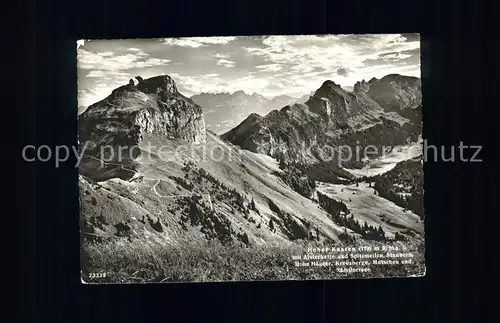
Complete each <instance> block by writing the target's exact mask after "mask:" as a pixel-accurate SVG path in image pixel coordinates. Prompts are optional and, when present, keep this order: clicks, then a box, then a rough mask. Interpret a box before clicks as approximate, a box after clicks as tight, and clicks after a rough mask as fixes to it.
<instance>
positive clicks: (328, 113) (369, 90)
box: [222, 75, 422, 162]
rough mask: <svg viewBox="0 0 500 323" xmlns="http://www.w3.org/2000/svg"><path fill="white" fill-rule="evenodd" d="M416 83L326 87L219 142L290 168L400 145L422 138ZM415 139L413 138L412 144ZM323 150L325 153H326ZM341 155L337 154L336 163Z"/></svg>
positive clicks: (401, 80) (397, 80) (400, 79)
mask: <svg viewBox="0 0 500 323" xmlns="http://www.w3.org/2000/svg"><path fill="white" fill-rule="evenodd" d="M421 101H422V94H421V87H420V80H419V79H418V78H413V77H407V76H401V75H388V76H386V77H384V78H382V79H380V80H378V79H372V80H370V81H369V82H365V81H364V80H363V81H361V82H358V83H356V84H355V86H354V89H353V91H352V92H349V91H346V90H344V89H342V88H341V87H340V86H339V85H338V84H336V83H335V82H333V81H330V80H328V81H325V82H324V83H323V84H322V86H321V87H320V88H319V89H318V90H317V91H316V92H315V93H314V94H313V95H312V96H311V97H310V98H309V100H307V101H306V103H305V104H293V105H290V106H286V107H284V108H282V109H281V110H274V111H272V112H270V113H268V114H267V115H265V116H260V115H255V114H254V115H251V116H249V117H248V118H247V119H246V120H244V121H243V122H242V123H241V124H239V125H238V126H237V127H235V128H234V129H232V130H230V131H229V132H227V133H225V134H224V135H223V136H222V138H223V139H225V140H228V141H230V142H232V143H234V144H236V145H238V146H240V147H242V148H244V149H248V150H250V151H254V152H259V153H265V154H268V155H270V156H273V157H280V158H285V159H286V160H289V161H292V162H311V161H315V160H321V159H322V160H324V159H325V157H328V156H325V155H324V154H325V153H327V154H330V155H332V154H335V152H332V149H331V148H332V147H333V148H335V147H338V146H340V145H348V146H353V145H355V144H356V142H358V141H359V142H360V144H361V145H363V144H364V145H368V144H370V145H377V144H383V143H386V142H385V141H384V138H390V139H391V140H389V141H390V142H391V143H393V144H404V143H405V142H406V140H407V139H408V138H410V139H412V140H413V139H415V140H416V136H417V135H418V134H420V133H421V114H420V109H421ZM414 137H415V138H414ZM325 146H328V150H330V151H329V152H325V149H324V148H325ZM361 148H362V147H361ZM341 154H342V152H341V151H339V152H337V157H339V156H341Z"/></svg>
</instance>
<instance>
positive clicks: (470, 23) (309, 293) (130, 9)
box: [4, 0, 500, 322]
mask: <svg viewBox="0 0 500 323" xmlns="http://www.w3.org/2000/svg"><path fill="white" fill-rule="evenodd" d="M20 3H22V4H23V7H24V8H23V10H22V13H23V14H22V19H21V20H20V21H19V22H18V23H17V24H16V25H15V26H11V27H13V29H12V28H11V29H9V30H11V31H10V32H9V35H8V36H7V37H8V39H9V40H12V41H13V42H14V43H15V44H16V45H17V44H21V45H22V46H21V47H22V49H21V50H20V51H19V52H14V53H16V55H15V57H14V61H17V60H19V63H18V64H17V65H15V64H10V63H9V61H7V62H6V63H7V65H12V66H15V68H16V69H17V71H15V73H13V74H7V75H9V77H12V75H14V76H15V77H16V78H17V76H20V77H21V78H19V79H16V80H15V81H11V82H10V83H11V84H13V85H14V91H13V92H10V91H6V90H4V92H5V93H6V94H5V95H6V96H7V95H8V96H10V97H12V98H14V101H15V105H14V106H15V107H16V109H18V110H17V111H20V112H21V114H22V115H21V118H20V119H19V120H18V121H19V123H18V125H19V129H17V130H18V131H19V132H21V134H20V135H16V138H17V139H18V140H19V138H20V148H21V147H22V146H24V145H27V144H33V145H36V146H39V145H43V144H47V145H49V146H52V147H54V146H55V145H63V144H64V145H68V146H70V145H76V138H77V137H76V134H77V123H76V107H77V99H76V95H77V79H76V43H75V42H76V40H77V39H81V38H85V39H87V38H132V37H137V38H142V37H173V36H230V35H256V34H318V33H406V32H408V33H409V32H419V33H421V40H422V47H421V54H422V61H421V64H422V85H423V97H424V101H423V118H424V139H427V140H428V143H429V144H434V145H448V146H451V145H455V146H458V144H459V142H460V141H463V142H464V144H469V145H484V144H485V142H486V141H487V140H488V138H489V139H491V138H494V135H493V134H494V132H495V131H494V130H495V129H494V126H495V122H496V120H495V118H494V116H493V114H495V113H496V111H494V110H495V109H497V108H498V103H496V104H495V103H494V93H495V90H496V88H495V84H496V82H495V81H498V75H496V74H495V73H494V72H493V70H494V69H493V64H494V63H496V60H498V58H497V57H496V54H495V53H494V52H493V51H492V48H493V47H492V46H493V43H496V42H498V41H497V40H496V38H497V37H494V35H493V34H492V33H490V34H489V33H488V31H487V27H488V24H489V20H488V19H487V18H488V13H492V12H495V11H494V8H493V6H494V5H495V4H493V2H492V3H491V4H489V7H487V6H486V5H482V4H481V2H472V3H473V5H467V4H465V2H461V1H453V2H451V1H450V2H443V1H437V0H436V1H426V2H417V1H412V2H404V1H399V2H395V1H373V2H371V3H370V5H367V4H361V3H359V2H358V1H350V0H349V1H348V0H345V1H342V2H338V1H335V2H334V1H326V0H325V1H317V0H309V1H302V2H299V1H293V0H289V1H285V0H283V1H273V2H271V1H270V0H269V1H264V2H256V1H233V2H224V3H222V4H216V3H215V2H214V1H196V2H195V1H188V0H183V1H161V2H160V1H156V2H146V1H120V2H113V3H112V2H110V1H104V0H101V1H96V2H94V3H92V2H89V1H86V2H83V1H79V2H74V1H43V2H42V1H38V2H36V1H25V2H20ZM24 32H25V33H27V36H21V34H22V33H24ZM19 67H20V68H21V69H22V71H19V70H18V68H19ZM5 76H6V75H4V77H5ZM20 82H22V83H20ZM4 122H6V123H14V122H11V121H10V120H6V121H4ZM14 124H15V123H14ZM493 147H494V146H493ZM15 154H16V158H17V162H18V163H19V164H20V165H21V167H20V168H19V172H18V174H17V175H18V176H17V178H16V179H15V181H16V188H17V190H16V193H18V197H17V199H16V202H17V206H18V213H17V218H18V219H21V220H22V224H21V225H22V226H21V230H20V231H19V237H20V239H19V240H21V241H20V242H19V243H17V242H16V244H19V245H21V247H22V248H23V249H22V251H20V252H17V254H16V255H15V256H16V257H18V258H19V261H13V263H14V264H15V265H18V264H19V266H14V267H16V268H15V269H13V270H14V271H15V274H16V276H13V277H16V279H14V278H13V279H9V278H6V280H10V281H11V282H15V284H16V297H17V298H16V300H18V302H19V303H20V304H19V305H18V306H17V307H16V310H17V311H16V312H17V313H16V314H17V315H16V317H18V318H19V319H20V320H21V321H51V322H78V321H81V322H98V321H107V322H110V321H117V322H126V321H135V322H143V321H148V320H150V319H156V320H160V321H171V322H183V321H198V322H214V321H216V322H243V321H257V320H258V321H259V322H267V321H271V322H281V321H283V322H296V321H301V322H311V321H334V320H340V321H344V319H347V320H349V319H350V320H354V321H360V320H369V321H383V322H390V321H398V322H413V321H422V320H424V319H425V320H428V321H430V322H433V321H434V322H443V321H448V320H451V321H453V322H457V321H469V320H471V319H473V320H474V321H480V320H481V319H485V318H486V317H487V316H488V315H496V316H498V310H497V309H495V308H493V307H492V306H491V305H494V304H493V303H491V302H488V301H487V296H486V295H487V294H486V287H487V286H488V287H489V288H492V289H493V288H494V284H495V282H496V279H495V277H496V273H495V271H494V270H492V272H491V274H489V273H488V272H487V268H488V266H487V265H488V263H490V261H492V258H494V256H495V255H497V254H498V252H494V250H493V251H492V252H490V253H488V252H485V249H484V248H483V247H480V245H479V243H480V242H487V240H491V244H492V245H493V246H494V243H495V241H494V237H495V235H489V234H486V233H484V231H483V230H484V229H486V228H493V229H494V228H495V227H494V225H493V224H492V222H490V219H489V217H491V218H493V217H495V216H497V215H498V211H495V210H491V211H489V209H488V208H489V207H492V206H494V204H493V199H494V198H495V197H498V196H500V195H499V194H498V189H497V188H495V187H494V186H493V185H491V186H489V185H490V184H491V183H492V182H493V176H494V175H498V171H497V170H496V169H497V168H498V167H495V165H494V164H493V160H494V159H493V157H494V156H493V155H494V151H492V150H488V148H487V147H484V148H483V150H482V152H481V154H480V156H479V157H480V158H482V159H483V163H462V162H455V163H442V162H441V163H440V162H437V163H433V162H428V163H426V164H425V208H426V236H427V252H426V257H427V275H426V276H425V277H424V278H408V279H405V278H400V279H379V280H345V281H327V282H323V281H308V282H259V283H219V284H163V285H159V284H151V285H142V286H141V285H128V286H127V285H109V286H83V285H81V283H80V278H79V237H78V232H79V231H78V230H79V229H78V195H77V190H78V188H77V172H76V169H74V168H73V165H74V164H75V161H76V160H75V158H74V157H73V158H70V159H69V160H68V161H67V162H66V164H64V165H63V166H62V167H60V168H58V169H56V168H54V165H53V163H24V162H22V159H21V154H20V149H19V150H17V152H15ZM469 157H470V156H469ZM14 233H17V231H14ZM7 247H8V246H7ZM488 248H491V245H490V247H488ZM17 277H18V278H17Z"/></svg>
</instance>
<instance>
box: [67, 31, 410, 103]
mask: <svg viewBox="0 0 500 323" xmlns="http://www.w3.org/2000/svg"><path fill="white" fill-rule="evenodd" d="M77 55H78V105H79V106H84V107H87V106H89V105H91V104H93V103H95V102H98V101H100V100H102V99H104V98H106V97H107V96H108V95H109V94H110V93H111V91H112V90H114V89H115V88H117V87H119V86H122V85H125V84H127V83H128V82H129V80H130V78H132V77H135V76H141V77H142V78H148V77H152V76H157V75H170V76H171V77H172V78H173V79H174V81H175V82H176V84H177V88H178V89H179V91H180V92H181V93H182V94H184V95H186V96H192V95H195V94H199V93H202V92H209V93H218V92H229V93H233V92H235V91H238V90H243V91H245V92H246V93H248V94H252V93H258V94H261V95H264V96H267V97H275V96H278V95H289V96H292V97H300V96H303V95H304V94H309V93H310V92H311V91H314V90H316V89H317V88H319V87H320V86H321V84H322V83H323V82H324V81H326V80H332V81H334V82H335V83H337V84H340V85H341V86H342V87H346V88H350V87H352V86H353V85H354V84H355V83H356V82H357V81H361V80H363V79H364V80H366V81H368V80H369V79H371V78H372V77H377V78H381V77H383V76H385V75H387V74H392V73H397V74H402V75H409V76H416V77H420V37H419V35H418V34H367V35H318V36H314V35H312V36H305V35H296V36H254V37H250V36H244V37H203V38H200V37H189V38H163V39H117V40H79V41H77Z"/></svg>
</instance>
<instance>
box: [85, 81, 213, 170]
mask: <svg viewBox="0 0 500 323" xmlns="http://www.w3.org/2000/svg"><path fill="white" fill-rule="evenodd" d="M78 123H79V142H80V145H81V149H83V148H84V147H85V157H84V159H83V160H82V164H81V167H80V170H81V172H82V173H83V174H87V175H88V176H92V177H94V178H96V179H102V178H106V177H108V176H114V175H117V174H118V175H119V176H118V177H122V178H123V177H124V178H128V177H129V176H131V172H130V171H129V170H127V169H133V168H134V159H135V158H137V157H139V155H140V154H141V149H140V147H141V146H142V145H143V144H145V143H144V136H145V135H147V136H148V138H151V137H153V138H157V139H160V140H161V139H164V140H172V139H180V140H184V141H186V142H187V143H193V144H199V143H203V142H205V139H206V131H205V122H204V119H203V113H202V109H201V107H200V106H198V105H197V104H195V103H194V102H193V101H192V100H191V99H189V98H187V97H185V96H183V95H182V94H181V93H179V92H178V90H177V87H176V85H175V82H174V81H173V80H172V78H170V77H169V76H158V77H153V78H149V79H146V80H143V79H142V78H140V77H137V78H135V79H132V80H130V83H129V84H127V85H124V86H122V87H120V88H117V89H115V90H114V91H113V92H112V93H111V95H110V96H108V97H107V98H106V99H104V100H102V101H100V102H97V103H95V104H93V105H91V106H89V108H88V109H87V110H86V111H85V112H84V113H83V114H81V115H80V116H79V118H78ZM111 148H112V149H111ZM120 151H121V153H120V154H121V155H120V154H118V152H120ZM103 153H104V155H103ZM106 153H107V154H106ZM101 159H102V160H105V161H107V165H106V167H103V168H101V167H99V166H98V164H99V163H100V162H99V161H98V160H101ZM113 164H119V165H113ZM96 168H98V169H96Z"/></svg>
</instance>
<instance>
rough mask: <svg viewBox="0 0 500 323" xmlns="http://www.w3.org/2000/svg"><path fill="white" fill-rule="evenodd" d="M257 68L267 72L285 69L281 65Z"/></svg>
mask: <svg viewBox="0 0 500 323" xmlns="http://www.w3.org/2000/svg"><path fill="white" fill-rule="evenodd" d="M255 68H257V69H260V70H261V71H267V72H278V71H280V70H282V69H283V67H282V66H281V65H280V64H264V65H257V66H255Z"/></svg>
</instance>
